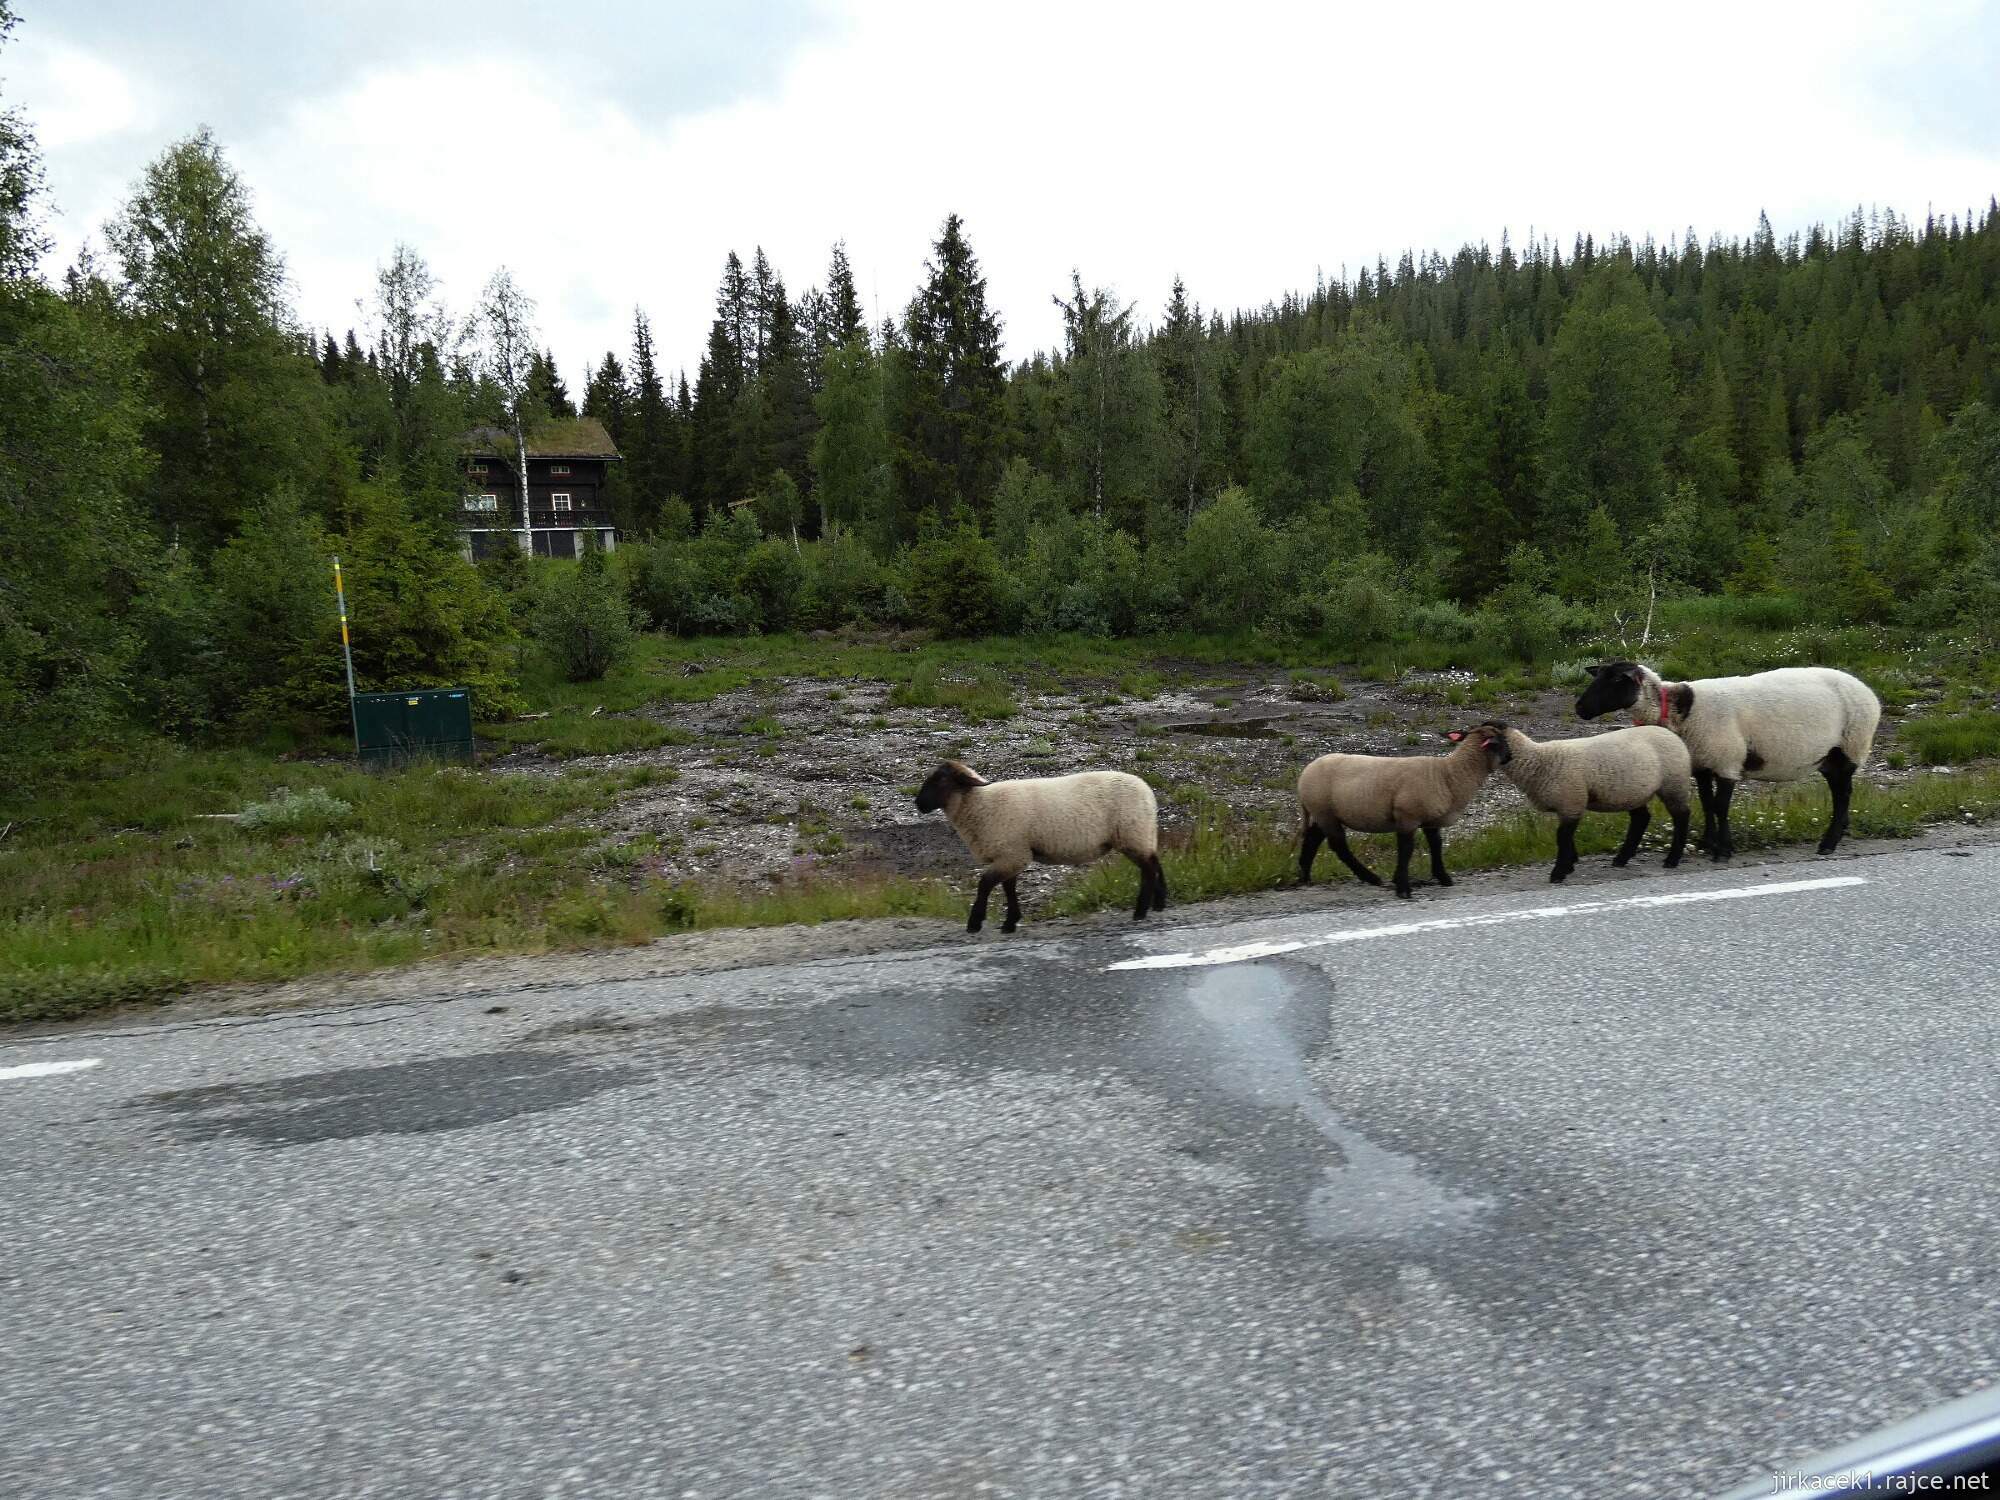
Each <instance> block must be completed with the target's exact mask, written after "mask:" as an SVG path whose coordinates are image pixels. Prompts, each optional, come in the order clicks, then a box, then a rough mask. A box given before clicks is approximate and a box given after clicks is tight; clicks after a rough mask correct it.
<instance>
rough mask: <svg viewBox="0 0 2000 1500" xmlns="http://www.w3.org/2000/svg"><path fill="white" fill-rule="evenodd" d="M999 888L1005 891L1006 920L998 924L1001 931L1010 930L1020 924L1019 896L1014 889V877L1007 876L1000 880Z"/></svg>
mask: <svg viewBox="0 0 2000 1500" xmlns="http://www.w3.org/2000/svg"><path fill="white" fill-rule="evenodd" d="M1000 889H1001V890H1003V891H1005V892H1006V893H1007V920H1006V921H1004V922H1002V923H1001V924H1000V930H1001V931H1002V932H1012V931H1013V930H1014V929H1015V928H1016V927H1019V926H1020V925H1021V898H1020V896H1019V895H1017V894H1016V893H1015V890H1014V877H1013V876H1012V875H1009V876H1007V877H1006V878H1005V879H1003V880H1002V881H1001V882H1000Z"/></svg>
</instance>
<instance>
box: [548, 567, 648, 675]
mask: <svg viewBox="0 0 2000 1500" xmlns="http://www.w3.org/2000/svg"><path fill="white" fill-rule="evenodd" d="M533 636H534V640H535V644H536V645H538V646H540V647H541V648H542V650H543V651H545V652H546V653H548V656H549V659H550V660H551V661H552V662H553V663H554V665H555V667H556V670H557V671H559V672H561V673H562V675H563V676H564V677H565V678H566V679H568V680H569V681H571V682H596V681H598V680H600V679H601V678H602V677H603V676H604V674H605V673H606V672H609V671H610V670H611V669H612V668H613V667H615V666H617V665H618V664H619V663H620V662H622V661H623V660H624V659H625V658H626V657H627V656H628V655H630V654H631V650H632V641H633V628H632V610H631V606H630V605H628V604H627V603H626V602H625V598H624V596H623V594H621V593H620V592H619V590H618V588H617V586H616V585H615V584H614V583H613V581H612V579H611V575H610V571H609V570H608V569H607V568H606V567H605V565H604V554H603V553H602V552H600V551H598V550H597V548H596V547H594V546H593V547H590V548H588V549H586V550H585V552H584V554H583V557H582V558H581V559H580V560H579V561H578V562H577V565H576V566H575V567H574V568H573V569H565V570H564V571H562V572H560V573H558V574H556V576H554V577H553V578H551V579H549V580H548V582H546V583H545V584H544V585H543V586H542V590H541V598H540V600H539V602H538V603H537V605H536V607H535V617H534V630H533Z"/></svg>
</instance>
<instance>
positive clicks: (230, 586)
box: [209, 496, 520, 722]
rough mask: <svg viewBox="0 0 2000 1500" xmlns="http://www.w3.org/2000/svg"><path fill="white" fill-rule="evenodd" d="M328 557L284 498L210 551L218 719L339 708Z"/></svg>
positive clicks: (341, 690) (341, 679)
mask: <svg viewBox="0 0 2000 1500" xmlns="http://www.w3.org/2000/svg"><path fill="white" fill-rule="evenodd" d="M327 553H328V548H327V545H326V542H325V539H324V538H323V537H321V536H320V534H319V532H318V529H317V528H316V527H314V526H313V525H312V523H311V522H310V521H308V520H307V519H306V517H305V515H304V514H303V512H302V511H301V510H300V508H299V504H298V502H297V501H296V500H295V499H293V498H291V497H290V496H280V497H278V498H275V499H273V500H270V501H268V502H266V503H265V504H264V505H263V506H262V507H261V508H260V509H259V510H258V511H257V512H256V513H255V514H254V515H253V516H252V517H251V518H250V520H249V521H248V523H247V524H246V525H245V526H244V528H243V530H242V531H241V532H239V533H238V534H237V535H236V536H235V537H233V538H231V539H230V541H229V542H228V543H227V544H226V545H225V546H224V547H223V548H222V549H221V550H220V551H219V552H217V553H216V554H215V558H214V560H213V562H212V563H211V564H210V568H209V573H210V578H211V580H212V582H213V583H214V587H215V593H214V612H213V619H214V627H215V632H214V633H215V643H216V646H217V647H218V649H219V652H220V659H219V662H218V672H217V684H216V686H217V698H218V704H219V706H220V708H221V710H222V711H223V712H224V713H227V714H230V715H232V716H233V715H239V714H244V713H253V714H257V715H260V716H267V717H268V716H283V715H287V714H303V715H305V716H306V717H308V718H314V719H318V720H321V721H323V722H324V721H331V720H334V719H336V718H338V717H339V716H340V715H341V714H342V713H343V712H344V711H345V709H346V697H347V693H346V682H345V674H344V672H343V670H342V667H341V660H340V644H339V640H338V631H337V627H336V614H335V610H334V598H333V588H332V579H331V578H330V577H329V576H328V568H327ZM519 555H520V554H519V553H518V552H517V553H515V556H517V557H518V556H519Z"/></svg>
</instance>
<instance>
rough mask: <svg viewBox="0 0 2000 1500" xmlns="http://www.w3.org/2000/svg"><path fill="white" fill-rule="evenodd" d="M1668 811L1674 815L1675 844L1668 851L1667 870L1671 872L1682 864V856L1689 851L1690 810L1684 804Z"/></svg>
mask: <svg viewBox="0 0 2000 1500" xmlns="http://www.w3.org/2000/svg"><path fill="white" fill-rule="evenodd" d="M1667 810H1668V811H1669V812H1671V813H1672V814H1673V815H1674V842H1673V847H1672V848H1670V849H1668V850H1667V868H1668V869H1669V870H1671V869H1672V868H1673V867H1674V866H1675V865H1677V864H1679V863H1680V862H1681V855H1682V854H1683V853H1684V852H1685V851H1686V849H1687V842H1688V808H1687V804H1685V803H1683V804H1682V805H1681V806H1679V807H1672V808H1668V809H1667Z"/></svg>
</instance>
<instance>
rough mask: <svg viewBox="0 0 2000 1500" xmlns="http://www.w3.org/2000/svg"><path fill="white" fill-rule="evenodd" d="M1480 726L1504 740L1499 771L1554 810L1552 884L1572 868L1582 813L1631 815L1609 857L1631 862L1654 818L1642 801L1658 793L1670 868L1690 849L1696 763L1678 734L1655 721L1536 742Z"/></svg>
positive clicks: (1501, 729) (1542, 806)
mask: <svg viewBox="0 0 2000 1500" xmlns="http://www.w3.org/2000/svg"><path fill="white" fill-rule="evenodd" d="M1484 727H1486V728H1487V729H1489V730H1491V731H1493V732H1494V733H1497V734H1499V735H1501V736H1503V737H1504V738H1505V740H1506V742H1507V749H1508V752H1509V753H1508V756H1507V759H1506V760H1505V761H1504V762H1502V764H1501V768H1500V769H1501V773H1502V774H1503V775H1504V776H1506V778H1507V779H1508V780H1509V781H1510V782H1512V783H1513V784H1514V786H1515V788H1516V789H1517V790H1519V792H1520V793H1521V795H1522V796H1524V797H1526V798H1527V799H1528V801H1529V802H1531V803H1533V804H1534V805H1535V806H1536V807H1538V808H1540V809H1541V810H1542V811H1543V812H1548V813H1554V814H1555V815H1556V818H1557V823H1556V863H1555V868H1554V870H1553V871H1552V872H1551V873H1550V875H1549V879H1550V880H1551V881H1555V882H1560V881H1562V880H1565V879H1567V878H1568V876H1569V874H1570V872H1571V871H1572V870H1574V869H1575V868H1576V862H1577V858H1576V825H1577V823H1578V821H1579V820H1580V819H1581V818H1582V817H1583V815H1584V814H1585V813H1587V812H1597V813H1606V812H1622V813H1627V814H1629V815H1630V818H1629V822H1628V824H1627V827H1626V830H1625V842H1624V843H1623V844H1621V845H1620V846H1619V849H1618V853H1617V854H1616V855H1614V856H1613V857H1612V860H1611V862H1612V864H1614V865H1618V866H1621V867H1622V866H1624V865H1626V864H1628V863H1630V862H1631V859H1632V856H1633V855H1634V854H1636V853H1637V852H1638V850H1639V841H1640V839H1641V838H1643V837H1644V836H1645V833H1646V827H1647V825H1648V824H1649V823H1650V822H1651V821H1652V816H1653V815H1652V812H1651V810H1650V809H1649V808H1648V806H1647V804H1648V803H1650V802H1651V801H1652V800H1653V799H1654V798H1655V797H1657V798H1659V799H1660V802H1661V804H1662V805H1663V806H1664V807H1665V808H1666V809H1667V812H1668V814H1669V815H1670V816H1671V817H1672V818H1673V820H1674V837H1673V844H1672V847H1671V848H1670V849H1669V850H1668V852H1667V859H1666V864H1667V868H1668V869H1672V868H1673V867H1674V866H1676V865H1678V864H1679V863H1680V862H1681V854H1682V851H1683V850H1685V849H1686V847H1687V836H1688V813H1689V804H1690V801H1691V798H1690V795H1689V793H1690V790H1691V789H1690V785H1689V780H1690V777H1691V775H1692V771H1693V767H1692V762H1691V761H1690V759H1689V756H1688V749H1687V746H1686V745H1684V744H1683V743H1682V742H1681V740H1680V738H1679V736H1677V735H1675V734H1674V733H1672V732H1671V731H1670V730H1666V729H1661V728H1660V727H1659V726H1657V725H1652V726H1646V727H1638V728H1632V729H1614V730H1613V731H1611V733H1609V734H1600V735H1592V736H1589V737H1587V738H1584V739H1574V740H1548V741H1536V740H1532V739H1530V738H1529V737H1528V736H1527V735H1525V734H1523V733H1522V732H1521V731H1520V730H1518V729H1513V728H1509V727H1508V726H1507V725H1504V724H1501V723H1498V722H1497V721H1496V722H1494V723H1491V724H1488V725H1486V726H1484Z"/></svg>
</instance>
